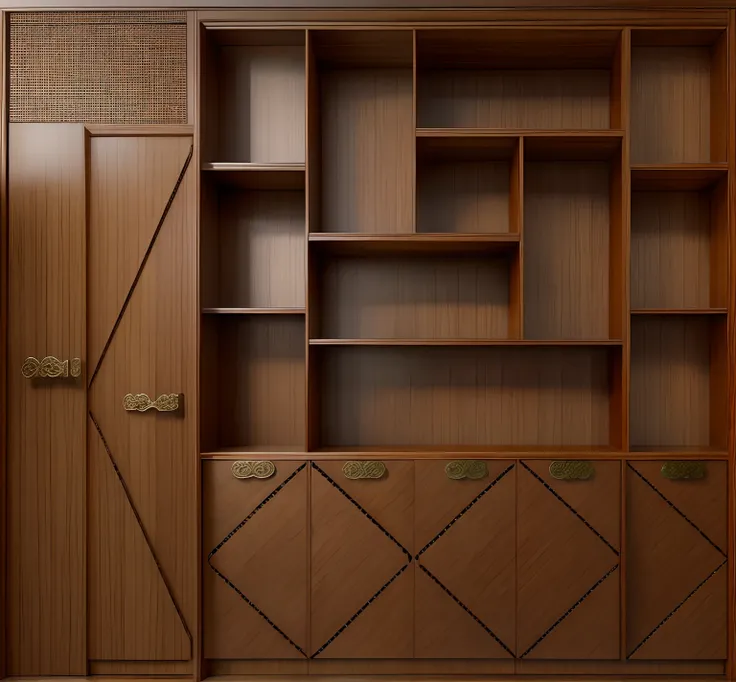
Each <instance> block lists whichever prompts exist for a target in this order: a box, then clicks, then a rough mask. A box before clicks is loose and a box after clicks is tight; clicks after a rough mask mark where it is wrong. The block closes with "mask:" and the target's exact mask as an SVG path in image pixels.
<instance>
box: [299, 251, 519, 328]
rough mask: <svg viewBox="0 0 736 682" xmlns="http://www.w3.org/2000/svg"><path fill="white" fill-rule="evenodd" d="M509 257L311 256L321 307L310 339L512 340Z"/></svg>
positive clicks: (514, 320) (515, 320)
mask: <svg viewBox="0 0 736 682" xmlns="http://www.w3.org/2000/svg"><path fill="white" fill-rule="evenodd" d="M514 260H515V256H514V255H513V254H512V255H511V256H510V257H506V256H505V255H504V254H501V255H496V256H492V255H487V254H483V255H481V256H478V255H473V256H471V255H464V256H451V255H449V254H448V253H447V252H444V253H434V254H419V255H416V254H414V255H408V256H407V255H387V254H380V255H376V256H368V255H365V254H364V255H362V256H360V257H350V256H347V257H343V256H334V255H333V254H330V255H329V256H326V257H324V258H322V259H320V260H317V259H314V260H313V261H312V263H311V264H310V271H311V270H315V271H316V272H318V273H319V275H318V276H317V279H316V280H315V281H314V286H313V289H312V295H313V296H314V299H313V300H314V301H315V304H316V307H317V309H318V310H319V311H320V315H319V317H320V320H319V325H313V328H312V329H311V330H310V336H312V337H317V338H320V337H324V338H337V339H340V338H344V339H360V338H365V339H367V340H370V339H376V338H384V339H411V338H416V339H428V340H432V339H437V338H445V337H447V338H465V339H488V338H494V339H505V338H508V337H509V336H516V337H518V336H519V334H518V329H519V314H520V310H519V309H518V307H514V306H513V305H512V301H514V300H518V293H517V294H514V293H513V291H514V287H518V282H514V281H513V280H512V271H513V270H514V269H513V268H512V263H513V262H514Z"/></svg>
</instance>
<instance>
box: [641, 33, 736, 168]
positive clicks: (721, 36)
mask: <svg viewBox="0 0 736 682" xmlns="http://www.w3.org/2000/svg"><path fill="white" fill-rule="evenodd" d="M631 43H632V46H631V161H632V163H683V162H686V163H701V162H708V161H725V160H726V152H727V149H726V146H727V126H728V122H727V110H728V107H727V92H728V82H727V75H726V74H727V62H726V60H727V41H726V31H725V30H723V29H712V30H699V31H681V30H677V29H673V30H671V31H667V30H648V29H635V30H633V31H632V32H631Z"/></svg>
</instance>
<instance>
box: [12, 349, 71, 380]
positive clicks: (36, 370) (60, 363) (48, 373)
mask: <svg viewBox="0 0 736 682" xmlns="http://www.w3.org/2000/svg"><path fill="white" fill-rule="evenodd" d="M21 372H22V374H23V376H24V377H25V378H26V379H34V378H41V379H57V378H60V379H65V378H67V377H74V378H75V379H76V378H77V377H79V376H80V375H81V374H82V361H81V360H80V359H79V358H72V359H71V362H70V361H69V360H59V358H55V357H54V356H53V355H47V356H46V357H45V358H42V359H41V360H39V359H38V358H34V357H29V358H26V359H25V362H24V363H23V366H22V367H21Z"/></svg>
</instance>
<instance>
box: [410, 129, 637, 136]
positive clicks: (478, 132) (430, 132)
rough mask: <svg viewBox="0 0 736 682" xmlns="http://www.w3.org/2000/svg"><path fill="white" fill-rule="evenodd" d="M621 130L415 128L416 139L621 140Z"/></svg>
mask: <svg viewBox="0 0 736 682" xmlns="http://www.w3.org/2000/svg"><path fill="white" fill-rule="evenodd" d="M623 136H624V131H623V130H618V129H612V128H595V129H592V130H574V129H554V128H553V129H544V130H542V129H537V128H417V137H440V138H442V137H455V138H462V137H501V138H503V137H506V138H510V139H515V138H517V137H527V138H545V137H548V138H558V139H559V138H570V139H573V138H574V139H585V138H590V139H599V138H603V137H606V138H611V139H621V138H623Z"/></svg>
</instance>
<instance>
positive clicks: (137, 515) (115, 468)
mask: <svg viewBox="0 0 736 682" xmlns="http://www.w3.org/2000/svg"><path fill="white" fill-rule="evenodd" d="M88 414H89V418H90V420H91V421H92V424H93V425H94V427H95V430H96V431H97V434H98V435H99V437H100V440H101V441H102V446H103V447H104V448H105V452H106V453H107V456H108V458H109V460H110V464H111V465H112V468H113V471H114V472H115V478H116V479H117V480H118V482H119V483H120V487H121V488H122V490H123V494H124V495H125V499H126V501H127V503H128V506H129V507H130V510H131V511H132V512H133V516H134V517H135V520H136V523H137V524H138V527H139V528H140V531H141V533H142V535H143V539H144V541H145V543H146V546H147V547H148V551H149V552H150V554H151V557H152V558H153V562H154V564H155V566H156V569H157V570H158V573H159V575H160V577H161V580H162V581H163V584H164V587H165V588H166V591H167V592H168V595H169V599H171V603H172V604H173V605H174V609H175V610H176V614H177V616H178V617H179V620H180V621H181V625H182V627H183V628H184V632H185V633H186V635H187V637H188V638H189V643H190V645H191V643H192V634H191V632H190V631H189V628H188V627H187V624H186V621H185V619H184V614H183V613H182V610H181V607H180V606H179V604H178V603H177V601H176V598H175V597H174V592H173V590H172V589H171V583H170V582H169V580H168V579H167V577H166V575H165V573H164V571H163V569H162V566H161V561H160V560H159V558H158V556H157V554H156V549H155V548H154V546H153V542H152V541H151V538H150V536H149V535H148V533H147V532H146V528H145V526H144V525H143V521H142V520H141V516H140V513H139V511H138V509H137V508H136V506H135V503H134V502H133V498H132V496H131V494H130V490H128V486H127V484H126V483H125V479H124V478H123V475H122V474H121V473H120V469H119V468H118V465H117V463H116V461H115V457H114V455H113V454H112V450H110V446H109V444H108V442H107V439H106V438H105V434H104V433H102V429H101V428H100V425H99V423H98V422H97V420H96V419H95V416H94V415H93V414H92V412H91V411H89V412H88Z"/></svg>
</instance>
